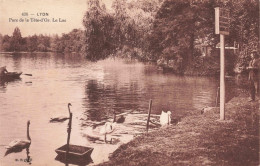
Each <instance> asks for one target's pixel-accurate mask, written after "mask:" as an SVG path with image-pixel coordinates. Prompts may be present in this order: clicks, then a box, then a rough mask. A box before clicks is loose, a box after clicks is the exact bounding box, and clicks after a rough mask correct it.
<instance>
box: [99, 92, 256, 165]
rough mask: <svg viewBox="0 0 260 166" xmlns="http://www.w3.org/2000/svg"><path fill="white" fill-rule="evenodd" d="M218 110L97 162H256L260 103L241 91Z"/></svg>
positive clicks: (144, 138) (145, 136)
mask: <svg viewBox="0 0 260 166" xmlns="http://www.w3.org/2000/svg"><path fill="white" fill-rule="evenodd" d="M225 110H226V113H225V115H226V119H225V121H219V120H218V119H219V109H218V108H212V109H211V110H210V111H208V112H205V113H204V114H200V113H199V112H198V114H197V115H193V116H188V117H185V118H183V119H182V120H181V122H179V123H178V124H177V125H171V126H168V127H167V128H162V129H160V130H158V131H154V132H151V133H148V134H143V135H141V136H138V137H136V138H135V139H134V140H132V141H131V142H129V143H127V144H124V145H122V146H120V147H119V148H118V149H117V150H116V151H115V152H114V153H113V154H112V155H111V156H110V161H108V162H105V163H102V164H100V165H104V166H106V165H122V166H125V165H138V166H140V165H149V166H150V165H158V166H159V165H166V166H167V165H236V166H239V165H241V166H244V165H247V166H248V165H258V164H259V123H258V122H259V102H248V96H247V95H245V94H240V95H239V96H238V97H235V98H233V99H232V100H231V101H229V103H227V104H226V109H225Z"/></svg>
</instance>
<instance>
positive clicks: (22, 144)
mask: <svg viewBox="0 0 260 166" xmlns="http://www.w3.org/2000/svg"><path fill="white" fill-rule="evenodd" d="M29 126H30V121H28V122H27V139H26V140H22V139H16V140H14V141H12V142H10V143H9V145H8V146H6V147H5V148H6V149H7V151H6V153H5V156H6V155H7V154H9V153H12V152H21V151H22V150H23V149H25V148H29V146H30V145H31V138H30V135H29Z"/></svg>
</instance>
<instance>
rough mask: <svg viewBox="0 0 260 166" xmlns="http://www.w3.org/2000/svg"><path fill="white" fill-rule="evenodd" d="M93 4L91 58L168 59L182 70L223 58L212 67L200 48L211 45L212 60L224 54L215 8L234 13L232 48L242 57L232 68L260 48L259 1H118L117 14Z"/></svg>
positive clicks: (88, 36)
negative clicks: (220, 48) (234, 47)
mask: <svg viewBox="0 0 260 166" xmlns="http://www.w3.org/2000/svg"><path fill="white" fill-rule="evenodd" d="M88 5H89V9H88V11H87V12H86V14H85V16H84V19H83V24H84V26H85V30H86V33H85V38H84V41H85V42H84V46H83V47H84V52H85V53H86V56H87V57H88V58H89V59H94V60H98V59H103V58H106V57H107V56H109V55H111V54H114V55H118V54H119V55H121V56H131V57H138V58H140V59H144V60H153V61H158V60H163V61H166V63H167V65H168V63H169V62H172V65H171V66H174V67H173V68H174V69H175V70H176V71H185V70H187V69H188V68H191V70H193V69H194V68H195V67H198V68H199V67H203V65H205V64H207V65H208V66H209V67H210V66H212V65H213V64H216V65H215V66H219V65H218V64H217V63H215V62H217V61H218V60H216V59H219V58H218V56H216V57H215V59H214V58H211V59H210V58H209V59H210V60H211V61H212V63H211V62H210V63H204V60H203V59H201V55H202V52H201V50H200V49H198V46H201V45H207V46H208V47H211V50H212V51H211V54H212V56H214V55H219V54H218V52H219V50H218V49H216V45H217V43H218V42H219V35H215V33H214V32H215V30H214V28H215V24H214V21H215V20H214V17H215V16H214V8H215V7H225V8H227V9H230V15H231V19H230V35H229V36H226V44H227V45H232V46H233V45H234V43H236V45H237V47H238V46H239V51H238V53H237V54H236V55H232V56H230V57H232V58H230V59H232V63H236V64H233V65H231V66H233V67H234V66H235V65H237V64H238V65H242V64H241V63H242V62H243V63H244V62H246V61H248V60H247V59H248V52H250V51H251V50H253V49H256V48H257V47H258V41H259V36H258V34H259V21H258V18H259V7H258V6H259V5H258V1H257V0H250V1H247V0H239V1H237V0H203V1H201V0H187V1H186V0H132V1H127V0H115V1H113V4H112V9H113V12H111V11H110V10H107V9H106V7H105V5H104V4H102V3H101V1H99V0H89V1H88ZM230 54H231V53H230ZM234 58H235V59H234ZM180 64H181V65H180ZM205 69H207V68H201V70H205ZM214 70H218V69H214Z"/></svg>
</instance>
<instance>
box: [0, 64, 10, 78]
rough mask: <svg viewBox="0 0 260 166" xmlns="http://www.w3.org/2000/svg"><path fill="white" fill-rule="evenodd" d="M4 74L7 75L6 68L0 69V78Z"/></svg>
mask: <svg viewBox="0 0 260 166" xmlns="http://www.w3.org/2000/svg"><path fill="white" fill-rule="evenodd" d="M6 73H8V71H7V70H6V66H3V67H0V77H1V76H4V75H5V74H6Z"/></svg>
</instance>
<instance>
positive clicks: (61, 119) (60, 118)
mask: <svg viewBox="0 0 260 166" xmlns="http://www.w3.org/2000/svg"><path fill="white" fill-rule="evenodd" d="M70 106H72V105H71V104H70V103H68V110H69V113H70ZM67 119H69V117H67V116H60V117H56V118H51V120H50V122H51V123H54V122H64V121H65V120H67Z"/></svg>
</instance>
